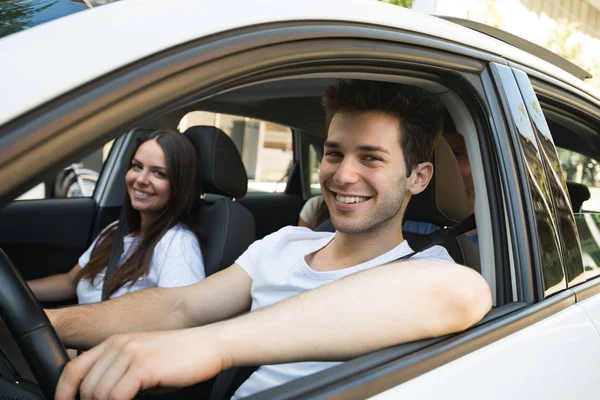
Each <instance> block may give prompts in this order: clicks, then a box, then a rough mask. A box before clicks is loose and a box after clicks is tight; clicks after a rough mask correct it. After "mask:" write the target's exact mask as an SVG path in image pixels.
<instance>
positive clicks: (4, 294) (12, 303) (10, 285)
mask: <svg viewBox="0 0 600 400" xmlns="http://www.w3.org/2000/svg"><path fill="white" fill-rule="evenodd" d="M0 282H1V289H0V316H1V317H2V318H3V319H4V323H5V324H6V327H7V328H8V330H9V331H10V333H11V334H12V336H13V338H14V339H15V341H16V342H17V345H18V346H19V348H20V349H21V352H22V353H23V356H24V357H25V359H26V360H27V363H28V364H29V368H31V372H33V375H34V376H35V378H36V380H37V382H38V385H39V386H40V389H41V390H42V392H43V393H44V396H46V398H47V399H53V398H54V392H55V391H56V384H57V383H58V378H59V377H60V374H61V372H62V370H63V368H64V367H65V365H66V364H67V362H68V361H69V357H68V356H67V351H66V350H65V347H64V346H63V344H62V342H61V341H60V339H59V337H58V335H57V334H56V331H55V330H54V328H53V327H52V325H51V324H50V321H49V320H48V317H46V313H44V310H43V309H42V307H41V306H40V304H39V303H38V301H37V299H36V298H35V296H34V295H33V293H32V292H31V290H30V289H29V286H27V284H26V283H25V281H24V280H23V278H22V277H21V275H20V274H19V273H18V272H17V269H16V268H15V266H14V265H13V263H12V262H11V261H10V259H9V258H8V256H7V255H6V254H5V253H4V252H3V251H2V250H1V249H0Z"/></svg>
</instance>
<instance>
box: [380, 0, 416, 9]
mask: <svg viewBox="0 0 600 400" xmlns="http://www.w3.org/2000/svg"><path fill="white" fill-rule="evenodd" d="M379 1H381V2H384V3H390V4H395V5H397V6H400V7H406V8H411V7H412V3H413V0H379Z"/></svg>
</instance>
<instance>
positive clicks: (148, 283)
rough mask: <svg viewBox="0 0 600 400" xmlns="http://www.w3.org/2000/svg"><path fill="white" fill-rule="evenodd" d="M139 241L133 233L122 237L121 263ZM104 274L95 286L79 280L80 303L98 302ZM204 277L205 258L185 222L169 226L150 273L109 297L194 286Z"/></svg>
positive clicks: (84, 257)
mask: <svg viewBox="0 0 600 400" xmlns="http://www.w3.org/2000/svg"><path fill="white" fill-rule="evenodd" d="M117 222H118V221H117ZM117 222H114V223H112V224H111V225H109V226H108V227H106V228H105V230H106V229H109V228H110V227H112V226H114V225H115V224H117ZM101 235H102V234H100V235H99V236H98V237H100V236H101ZM97 240H98V238H96V240H94V243H92V245H91V246H90V248H89V249H87V250H86V252H85V253H83V254H82V255H81V257H79V265H80V266H81V268H85V266H86V265H87V264H88V262H89V261H90V255H91V254H92V250H93V249H94V246H95V245H96V242H97ZM140 241H141V238H139V237H134V236H132V235H127V236H125V237H124V238H123V254H122V255H121V259H120V260H119V266H120V265H122V264H123V262H124V261H125V259H126V258H127V257H128V256H129V255H131V254H132V253H133V251H134V250H135V248H136V247H137V246H138V244H139V243H140ZM105 273H106V268H105V269H104V270H102V271H101V272H100V273H99V274H98V276H97V277H96V279H94V283H95V285H92V284H91V282H90V281H89V280H87V279H82V280H80V281H79V283H78V284H77V299H78V300H79V304H87V303H97V302H99V301H100V300H101V299H102V285H103V283H104V274H105ZM204 278H206V273H205V271H204V261H203V258H202V251H201V250H200V244H199V243H198V239H197V238H196V235H194V233H193V232H192V231H190V230H189V229H187V228H186V227H185V226H184V225H182V224H177V225H175V226H174V227H172V228H171V229H169V230H168V231H167V233H165V234H164V236H163V237H162V238H161V239H160V241H159V242H158V243H157V244H156V247H154V253H153V254H152V261H151V263H150V269H149V272H148V275H145V276H142V277H141V278H140V279H138V280H137V281H136V282H134V283H133V285H132V286H131V282H128V283H126V284H125V285H123V286H122V287H120V288H119V289H118V290H117V291H116V292H114V293H113V294H112V295H111V296H110V298H111V299H112V298H115V297H119V296H122V295H124V294H127V293H130V292H135V291H137V290H141V289H147V288H152V287H178V286H186V285H191V284H193V283H196V282H198V281H201V280H202V279H204Z"/></svg>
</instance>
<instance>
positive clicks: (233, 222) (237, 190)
mask: <svg viewBox="0 0 600 400" xmlns="http://www.w3.org/2000/svg"><path fill="white" fill-rule="evenodd" d="M184 135H186V136H187V137H188V138H189V139H190V140H191V141H192V142H193V143H194V146H195V147H196V150H197V152H198V160H199V163H198V168H199V173H200V178H201V180H202V189H203V192H204V193H205V194H208V193H210V194H217V195H221V196H220V197H217V199H216V200H214V201H206V202H204V204H203V205H202V206H201V207H200V208H199V210H198V211H197V215H196V218H197V221H198V223H199V226H200V229H201V230H202V234H203V236H204V241H205V246H206V249H205V251H204V267H205V270H206V276H209V275H211V274H214V273H215V272H218V271H220V270H222V269H224V268H227V267H228V266H230V265H232V264H233V263H234V262H235V260H236V259H237V258H238V257H239V256H240V255H241V254H242V253H243V252H244V251H245V250H246V249H247V248H248V246H250V244H252V242H254V238H255V234H256V226H255V222H254V216H253V215H252V213H250V211H248V209H247V208H245V207H244V206H243V205H241V204H239V203H236V202H235V199H239V198H240V197H243V196H244V195H245V194H246V191H247V189H248V176H247V175H246V168H245V167H244V164H243V162H242V159H241V157H240V154H239V152H238V150H237V147H235V144H234V143H233V141H232V140H231V138H230V137H229V136H227V135H226V134H225V132H223V131H222V130H220V129H219V128H216V127H214V126H192V127H190V128H188V129H187V130H186V131H185V132H184Z"/></svg>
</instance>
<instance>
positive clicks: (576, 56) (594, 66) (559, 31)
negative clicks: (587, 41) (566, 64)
mask: <svg viewBox="0 0 600 400" xmlns="http://www.w3.org/2000/svg"><path fill="white" fill-rule="evenodd" d="M578 27H579V26H578V24H577V23H575V22H568V21H566V20H561V21H557V23H556V25H555V26H554V27H553V28H551V29H550V30H549V31H548V39H547V40H546V43H544V46H545V47H546V48H547V49H548V50H550V51H552V52H554V53H556V54H558V55H559V56H561V57H564V58H566V59H567V60H569V61H571V62H572V63H574V64H576V65H578V66H580V67H581V68H583V69H585V70H586V71H588V72H589V73H591V74H592V75H593V78H591V79H587V80H586V83H588V84H590V85H592V86H594V87H595V88H597V89H600V63H599V62H598V60H597V59H596V58H595V57H592V58H590V57H586V54H585V53H584V51H583V44H582V42H581V40H582V38H583V35H582V34H580V33H579V31H578Z"/></svg>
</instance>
